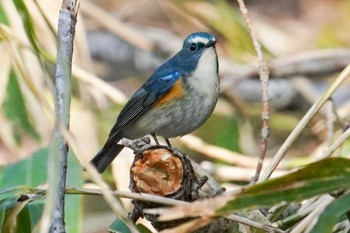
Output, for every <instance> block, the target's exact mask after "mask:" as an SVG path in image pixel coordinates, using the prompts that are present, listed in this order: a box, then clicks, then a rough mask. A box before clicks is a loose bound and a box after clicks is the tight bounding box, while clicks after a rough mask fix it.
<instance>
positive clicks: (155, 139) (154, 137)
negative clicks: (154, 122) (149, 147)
mask: <svg viewBox="0 0 350 233" xmlns="http://www.w3.org/2000/svg"><path fill="white" fill-rule="evenodd" d="M151 135H152V138H153V140H154V141H155V142H156V144H157V145H159V142H158V139H157V136H156V134H155V133H151Z"/></svg>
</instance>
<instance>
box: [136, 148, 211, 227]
mask: <svg viewBox="0 0 350 233" xmlns="http://www.w3.org/2000/svg"><path fill="white" fill-rule="evenodd" d="M135 154H136V155H135V159H134V162H133V164H132V166H131V172H130V186H129V188H130V190H131V191H132V192H142V193H148V194H154V195H158V196H162V197H168V198H172V199H176V200H182V201H186V202H193V201H195V200H197V199H199V195H198V191H199V189H200V188H201V187H202V186H203V185H204V184H205V182H206V180H207V177H201V178H197V177H196V175H195V172H194V170H193V167H192V165H191V161H190V160H189V158H188V157H187V155H186V154H184V153H182V152H180V151H178V150H176V149H174V148H171V147H168V146H161V145H157V146H148V147H144V148H143V149H141V150H140V151H135ZM132 203H133V204H134V210H133V211H132V213H130V214H129V217H130V218H131V219H132V220H133V221H134V222H136V220H137V219H138V218H139V217H145V218H146V219H147V220H149V221H150V222H151V223H152V225H153V226H154V228H155V229H157V230H162V229H165V228H171V227H174V226H176V225H179V224H181V223H183V222H185V221H188V220H189V219H180V220H176V221H168V222H157V217H158V216H157V215H151V214H147V213H144V212H143V210H144V209H150V208H158V207H164V205H161V204H156V203H151V202H143V201H138V200H133V201H132Z"/></svg>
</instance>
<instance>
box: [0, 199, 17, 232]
mask: <svg viewBox="0 0 350 233" xmlns="http://www.w3.org/2000/svg"><path fill="white" fill-rule="evenodd" d="M16 204H17V198H15V197H12V198H7V199H4V200H0V230H1V229H2V228H3V224H4V222H5V214H6V210H8V209H10V208H12V207H14V206H15V205H16ZM0 232H1V231H0Z"/></svg>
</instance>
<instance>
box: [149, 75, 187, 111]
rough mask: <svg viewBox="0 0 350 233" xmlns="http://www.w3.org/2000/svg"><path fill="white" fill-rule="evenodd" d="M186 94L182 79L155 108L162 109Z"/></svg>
mask: <svg viewBox="0 0 350 233" xmlns="http://www.w3.org/2000/svg"><path fill="white" fill-rule="evenodd" d="M184 94H185V91H184V89H183V83H182V79H181V78H179V80H177V81H176V83H175V84H174V86H173V87H172V88H171V89H170V90H169V91H168V93H166V94H165V95H164V96H163V98H161V99H160V100H159V101H158V102H157V103H156V105H155V107H161V106H163V105H165V104H166V103H168V102H169V101H171V100H173V99H177V98H181V97H182V96H183V95H184Z"/></svg>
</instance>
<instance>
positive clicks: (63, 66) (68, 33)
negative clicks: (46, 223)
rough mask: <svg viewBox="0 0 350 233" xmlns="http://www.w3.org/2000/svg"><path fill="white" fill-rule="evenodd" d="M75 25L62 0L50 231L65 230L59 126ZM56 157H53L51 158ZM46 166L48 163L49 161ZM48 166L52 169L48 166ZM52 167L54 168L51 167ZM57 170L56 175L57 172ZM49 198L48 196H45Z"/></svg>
mask: <svg viewBox="0 0 350 233" xmlns="http://www.w3.org/2000/svg"><path fill="white" fill-rule="evenodd" d="M75 24H76V1H75V0H63V2H62V7H61V10H60V14H59V21H58V33H57V35H58V44H57V64H56V72H55V91H56V103H55V104H56V105H55V111H56V127H55V143H54V146H55V147H54V154H53V156H55V157H59V161H57V162H56V163H54V164H55V168H56V169H57V170H56V174H53V173H51V172H49V173H48V174H49V176H50V175H51V177H50V178H49V181H50V184H51V185H50V189H49V192H50V191H51V192H52V196H53V197H54V198H52V200H53V201H54V208H52V209H51V218H52V221H51V225H50V232H55V233H56V232H59V233H61V232H66V230H65V223H64V195H65V194H64V190H65V186H66V175H67V154H68V145H67V143H66V140H65V139H64V137H63V135H62V134H61V132H60V130H59V127H60V125H64V127H66V128H69V108H70V95H71V84H70V81H71V64H72V57H73V40H74V32H75ZM55 159H57V158H55ZM49 167H50V164H49ZM50 169H52V168H50ZM54 170H55V169H54ZM57 173H58V174H57ZM48 200H50V199H48Z"/></svg>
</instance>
